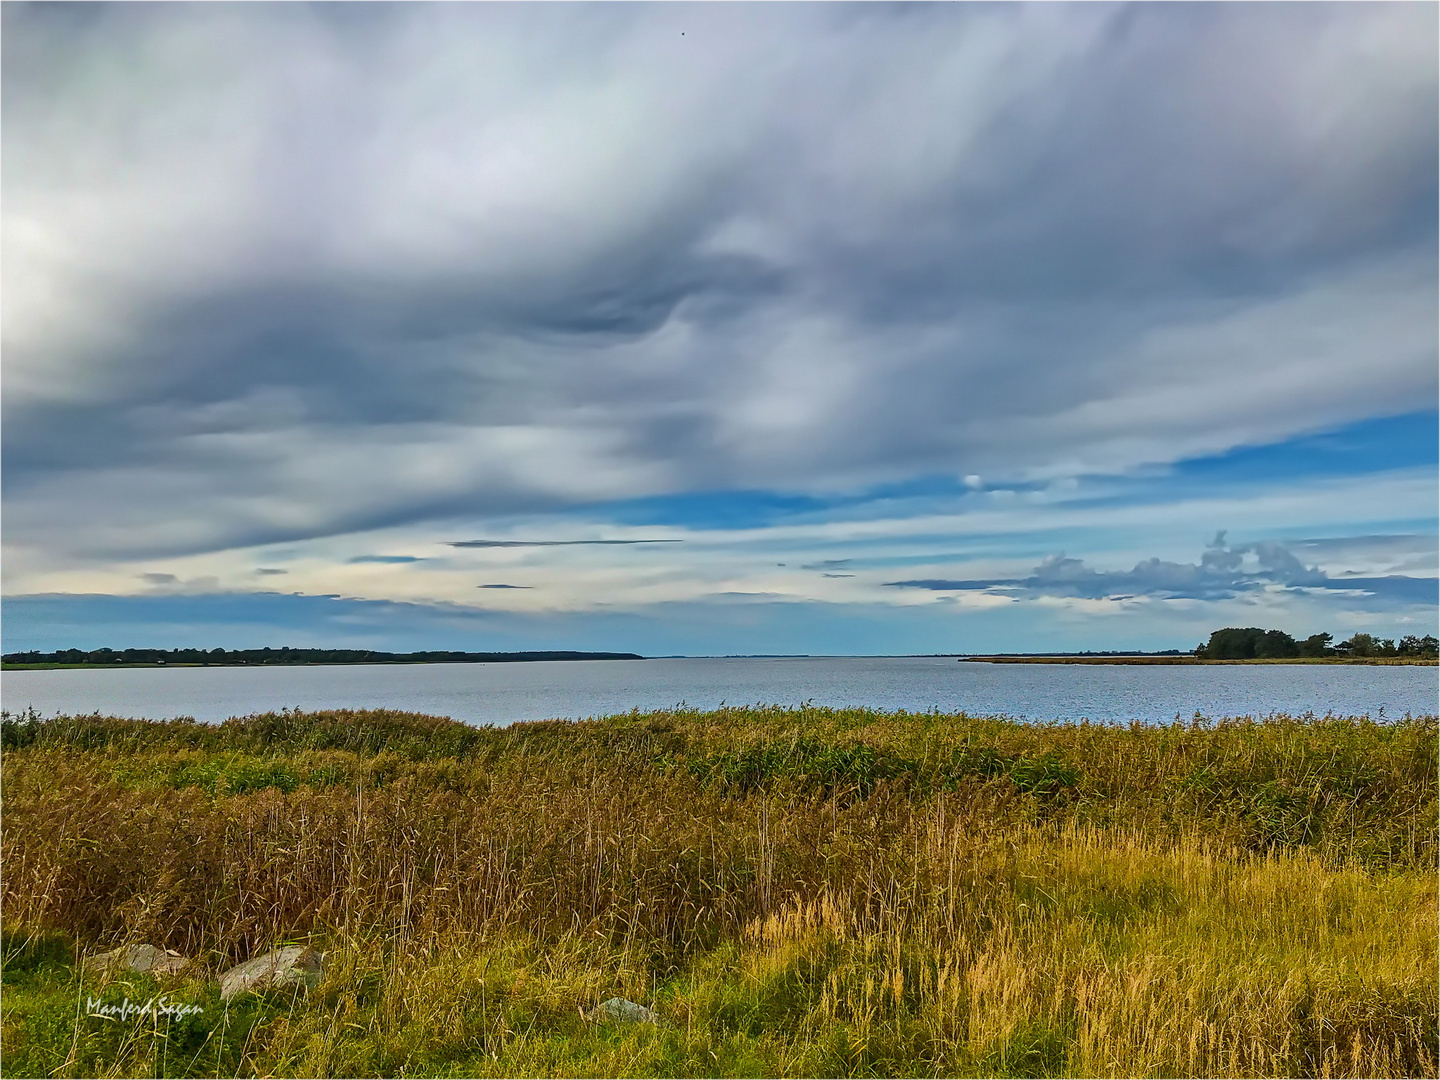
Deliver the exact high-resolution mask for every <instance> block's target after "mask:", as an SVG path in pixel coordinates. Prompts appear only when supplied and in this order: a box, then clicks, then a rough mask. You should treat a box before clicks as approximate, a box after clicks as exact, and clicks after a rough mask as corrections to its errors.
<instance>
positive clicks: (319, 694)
mask: <svg viewBox="0 0 1440 1080" xmlns="http://www.w3.org/2000/svg"><path fill="white" fill-rule="evenodd" d="M1437 697H1440V669H1437V668H1433V667H1365V666H1358V665H1356V666H1342V665H1298V664H1297V665H1255V666H1214V667H1181V666H1144V667H1142V666H1120V665H1114V666H1110V665H1106V666H1091V665H1078V664H984V663H957V662H956V661H955V660H953V659H944V658H932V657H803V658H802V657H796V658H777V659H768V658H767V659H748V658H747V659H682V660H605V661H579V662H576V661H570V662H543V663H518V664H516V663H512V664H407V665H374V666H369V665H365V666H362V665H347V666H334V667H292V668H280V667H276V668H168V669H163V668H160V669H157V668H128V669H121V670H116V671H103V670H98V671H97V670H93V669H91V670H55V671H8V672H6V673H5V674H4V676H3V684H0V702H3V707H4V708H5V710H7V711H9V712H11V713H18V712H23V711H24V710H25V709H27V708H34V709H35V710H36V711H37V712H39V713H40V714H42V715H45V716H49V715H53V714H55V713H69V714H77V713H90V712H97V711H98V712H101V713H106V714H108V715H113V716H138V717H149V718H156V719H158V718H162V717H172V716H193V717H195V718H196V719H198V720H206V721H219V720H224V719H225V718H226V717H230V716H243V715H246V714H248V713H254V712H264V711H267V710H271V709H280V708H284V707H299V708H302V709H325V708H356V709H360V708H382V707H383V708H390V709H403V710H407V711H411V712H423V713H432V714H437V715H441V716H453V717H454V718H455V719H457V720H464V721H466V722H468V723H474V724H507V723H511V722H513V721H516V720H539V719H546V718H551V717H570V718H579V717H586V716H600V715H605V714H609V713H619V712H629V711H630V710H631V709H632V708H638V709H641V710H649V709H663V708H670V707H673V706H675V705H678V704H681V703H684V704H686V705H691V706H695V707H698V708H714V707H715V706H718V705H719V704H720V703H721V702H727V703H729V704H731V705H750V704H757V703H764V704H782V705H798V704H801V703H802V702H806V701H810V702H813V703H814V704H817V705H833V706H867V707H870V708H874V709H886V710H895V709H908V710H910V711H912V712H927V711H930V710H939V711H941V712H969V713H975V714H996V713H1003V714H1005V715H1009V716H1016V717H1025V718H1029V719H1034V720H1057V719H1063V720H1074V719H1080V718H1082V717H1083V718H1089V719H1091V720H1106V721H1117V722H1124V721H1128V720H1134V719H1138V720H1147V721H1158V720H1173V719H1174V718H1175V717H1176V716H1177V715H1178V716H1180V717H1183V718H1186V719H1188V718H1189V717H1191V716H1193V715H1194V714H1195V713H1197V712H1200V713H1203V714H1205V715H1206V716H1215V717H1218V716H1243V715H1252V716H1253V715H1267V714H1269V713H1274V712H1288V713H1294V714H1299V713H1304V712H1314V713H1319V714H1323V713H1326V712H1332V713H1336V714H1342V715H1360V714H1368V715H1370V716H1372V717H1378V716H1381V715H1382V710H1383V715H1384V716H1385V717H1399V716H1402V715H1404V714H1405V713H1407V712H1408V713H1412V714H1416V715H1418V714H1422V713H1425V714H1432V713H1435V712H1436V711H1437Z"/></svg>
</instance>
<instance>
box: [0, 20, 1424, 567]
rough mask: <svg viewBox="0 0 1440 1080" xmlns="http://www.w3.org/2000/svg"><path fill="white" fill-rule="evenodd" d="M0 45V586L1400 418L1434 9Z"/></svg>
mask: <svg viewBox="0 0 1440 1080" xmlns="http://www.w3.org/2000/svg"><path fill="white" fill-rule="evenodd" d="M4 20H5V25H4V30H5V33H4V45H3V47H4V57H3V60H4V74H3V79H4V122H5V128H6V151H7V152H6V155H5V159H4V177H3V181H4V196H5V230H6V232H5V251H4V259H5V267H4V270H5V276H6V283H7V288H6V292H5V305H6V308H5V320H4V321H5V377H6V394H5V400H4V424H5V431H4V440H5V441H4V455H3V468H4V481H5V490H6V512H7V515H8V516H7V527H6V539H7V542H8V543H11V544H20V545H24V546H27V547H34V548H49V549H53V550H55V551H59V552H65V553H70V554H73V555H76V556H79V555H85V556H88V557H92V558H93V557H101V558H103V557H107V556H115V555H118V554H131V555H133V554H148V553H175V554H179V553H185V552H190V551H203V550H212V549H217V548H224V547H227V546H235V545H242V544H254V543H260V542H265V541H276V540H284V539H302V538H306V537H315V536H321V535H332V534H335V533H339V532H345V531H351V530H357V529H364V528H375V527H380V526H387V525H394V524H400V523H404V522H409V521H418V520H428V519H437V518H441V517H452V518H453V517H458V516H462V515H463V516H471V517H485V516H489V515H497V514H504V513H514V512H522V511H535V510H544V509H547V508H554V507H559V506H566V505H575V504H581V503H594V502H597V501H604V500H607V499H630V498H637V497H643V496H649V495H655V494H665V493H680V492H686V491H715V490H725V489H733V488H744V487H749V488H766V487H771V488H785V489H788V490H811V489H817V488H827V489H834V488H835V487H837V486H845V485H855V484H864V483H873V482H880V481H885V480H893V479H896V478H903V477H906V476H910V475H915V474H919V473H927V472H935V471H941V472H949V473H952V474H957V475H963V474H969V473H977V474H984V475H985V476H986V477H987V478H988V477H991V476H1007V475H1008V476H1016V475H1020V474H1024V473H1027V472H1032V473H1041V474H1055V473H1066V472H1075V471H1079V470H1083V469H1091V470H1095V469H1099V470H1107V469H1111V470H1123V469H1127V468H1130V467H1133V466H1135V465H1138V464H1142V463H1146V462H1156V461H1162V462H1163V461H1168V460H1173V459H1174V458H1176V457H1180V456H1184V455H1186V454H1190V453H1198V452H1215V451H1220V450H1224V449H1227V448H1229V447H1232V446H1236V445H1243V444H1245V443H1248V442H1256V441H1267V440H1268V441H1274V440H1277V439H1280V438H1283V437H1285V436H1287V435H1289V434H1291V433H1294V432H1296V431H1300V430H1306V429H1309V428H1313V427H1316V426H1324V425H1327V424H1335V423H1340V422H1344V421H1347V420H1351V419H1355V418H1358V417H1362V416H1370V415H1384V414H1386V413H1387V412H1397V411H1401V410H1403V409H1406V408H1410V407H1411V406H1412V403H1413V401H1414V400H1415V399H1416V398H1417V397H1418V398H1421V399H1426V400H1433V398H1434V395H1435V384H1436V377H1435V369H1434V363H1433V359H1434V352H1435V346H1436V329H1435V306H1434V291H1435V232H1436V221H1435V216H1436V201H1437V189H1436V165H1435V160H1436V152H1437V151H1436V127H1437V121H1436V91H1435V84H1436V49H1435V45H1434V42H1435V38H1436V22H1437V19H1436V9H1435V8H1434V7H1433V6H1431V5H1374V6H1367V5H1360V6H1351V5H1344V4H1336V5H1325V6H1313V5H1303V6H1301V5H1294V6H1290V5H1285V6H1270V5H1217V6H1210V5H1137V6H1133V7H1111V6H1098V5H1073V6H1064V5H1058V6H1041V5H1013V6H980V5H974V6H971V5H961V6H959V7H951V6H939V5H936V6H928V5H922V6H898V7H890V6H871V5H859V6H848V5H847V6H820V5H811V6H794V7H790V6H780V7H775V8H763V7H752V6H748V5H739V6H724V5H719V6H704V7H684V8H680V7H666V6H649V7H631V6H621V5H616V6H605V5H600V6H594V7H572V6H559V5H556V6H548V5H537V6H530V5H521V6H516V7H507V6H468V5H416V6H398V5H397V6H388V5H387V6H378V5H377V6H372V7H370V8H368V9H365V10H361V9H360V8H358V7H352V6H350V5H334V6H330V7H325V6H321V7H309V6H303V7H302V6H298V5H297V6H272V5H257V6H254V7H243V6H231V5H216V6H204V5H195V6H191V5H183V6H182V5H176V6H170V7H149V6H144V5H114V6H109V7H103V8H102V7H96V8H95V9H93V10H92V9H89V8H88V7H87V8H86V9H85V11H84V12H83V13H82V12H80V11H78V10H76V11H72V12H57V11H55V10H53V9H51V8H50V7H48V6H40V7H30V6H26V5H7V6H6V7H5V9H4ZM681 29H684V30H685V36H684V37H683V38H682V37H681V36H680V34H679V31H680V30H681ZM472 546H479V545H472ZM491 546H499V545H491Z"/></svg>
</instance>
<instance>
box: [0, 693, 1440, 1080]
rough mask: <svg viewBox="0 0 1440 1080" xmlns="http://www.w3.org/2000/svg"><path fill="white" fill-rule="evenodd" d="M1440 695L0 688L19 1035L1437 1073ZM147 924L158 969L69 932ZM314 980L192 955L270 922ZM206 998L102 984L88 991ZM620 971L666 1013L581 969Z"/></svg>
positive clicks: (1004, 1068)
mask: <svg viewBox="0 0 1440 1080" xmlns="http://www.w3.org/2000/svg"><path fill="white" fill-rule="evenodd" d="M1436 734H1437V725H1436V719H1435V718H1434V717H1421V718H1411V717H1407V718H1405V719H1403V720H1399V721H1392V722H1372V721H1370V720H1368V719H1365V718H1337V717H1319V718H1317V717H1313V716H1307V717H1299V718H1294V717H1284V716H1274V717H1267V718H1260V719H1254V718H1242V719H1238V720H1236V719H1231V720H1222V721H1213V722H1212V721H1209V720H1206V719H1204V718H1199V717H1197V718H1194V719H1192V720H1190V721H1185V722H1181V721H1177V722H1176V723H1174V724H1172V725H1163V726H1142V725H1132V726H1109V725H1102V724H1063V725H1036V724H1024V723H1019V722H1015V721H1010V720H1006V719H1004V718H998V717H968V716H944V715H936V714H923V715H914V714H910V715H906V714H883V713H874V712H869V711H865V710H827V709H813V708H804V709H781V708H759V707H757V708H750V709H722V710H718V711H714V712H708V713H700V712H695V711H684V710H679V711H670V712H660V713H648V714H640V713H632V714H630V715H626V716H618V717H607V718H603V719H599V720H594V721H587V722H584V723H561V722H546V723H537V724H517V725H514V726H513V727H510V728H506V729H499V730H494V729H476V728H470V727H466V726H464V725H460V724H454V723H451V722H449V721H445V720H441V719H437V718H433V717H420V716H414V715H408V714H395V713H358V712H330V713H310V714H304V713H298V712H284V713H278V714H266V715H264V716H256V717H247V718H243V719H239V720H233V721H229V722H227V723H226V724H223V725H214V726H208V725H200V724H195V723H191V722H184V721H175V722H169V723H163V724H161V723H148V722H142V721H127V720H119V719H114V718H105V717H98V716H96V717H70V718H57V719H54V720H46V721H41V720H36V719H33V718H31V719H27V720H16V719H8V720H6V721H5V722H4V724H3V731H0V737H3V745H4V748H5V754H4V760H3V778H4V790H3V813H4V819H3V825H4V829H3V835H0V844H3V865H4V869H5V872H4V879H3V885H0V915H3V921H4V932H5V939H6V944H5V965H6V966H5V973H4V977H5V984H6V987H5V989H6V993H5V997H4V1018H3V1023H4V1029H3V1044H0V1053H3V1055H4V1061H3V1063H0V1064H3V1068H4V1071H5V1073H6V1075H17V1076H18V1075H136V1074H140V1073H146V1074H156V1075H159V1074H165V1075H218V1074H220V1073H225V1074H227V1075H266V1074H268V1075H297V1076H298V1075H400V1074H402V1073H404V1074H406V1075H576V1076H580V1075H586V1076H589V1075H594V1076H621V1075H674V1076H681V1075H696V1076H706V1075H823V1076H831V1075H833V1076H840V1075H845V1076H851V1075H929V1076H935V1075H946V1076H959V1075H979V1076H988V1075H995V1076H999V1075H1014V1076H1050V1075H1083V1076H1118V1075H1146V1076H1218V1075H1226V1076H1229V1075H1246V1076H1250V1075H1254V1076H1292V1075H1293V1076H1299V1075H1304V1076H1417V1075H1434V1074H1435V1072H1436V1063H1437V1024H1436V994H1437V978H1436V962H1437V951H1436V950H1437V944H1436V915H1435V910H1436V901H1437V897H1436V878H1435V869H1436V852H1437V802H1436V798H1437V748H1436V747H1437V744H1436ZM140 941H147V942H151V943H153V944H157V945H163V946H166V947H169V948H173V949H176V950H178V951H180V952H183V953H185V954H186V955H188V956H195V957H197V958H199V961H200V964H201V967H200V968H199V969H197V971H196V972H195V973H193V974H192V976H191V977H189V978H186V979H182V980H180V981H179V982H178V983H176V984H173V985H172V984H161V983H158V982H154V981H153V980H150V979H149V977H148V976H128V977H126V978H124V979H117V980H115V981H113V982H112V983H107V984H103V985H102V983H103V980H102V982H97V981H96V980H94V979H93V978H90V977H83V978H82V977H81V976H80V975H79V974H77V965H76V957H77V955H78V954H80V953H83V952H89V951H93V950H98V949H101V948H109V947H113V946H115V945H118V944H121V943H128V942H140ZM291 941H309V942H313V943H315V944H316V945H317V947H320V948H323V949H325V950H326V958H327V963H328V972H327V975H326V978H325V981H324V982H323V983H322V985H321V986H320V988H319V989H318V990H317V991H315V992H314V993H311V994H309V995H308V996H303V997H297V996H294V995H290V996H286V995H283V994H275V993H272V994H269V995H263V996H259V997H255V998H252V999H248V1000H246V1001H242V1002H239V1003H233V1004H231V1005H230V1006H228V1007H222V1006H221V1004H220V1003H219V1001H218V998H217V997H216V995H215V991H214V987H213V984H210V983H206V982H204V981H203V979H202V978H201V976H202V975H203V973H204V972H205V971H210V972H213V971H215V970H217V969H219V968H222V967H224V966H226V965H228V964H230V963H234V962H238V961H241V960H245V959H248V958H250V957H251V956H254V955H257V954H258V953H260V952H263V951H265V950H267V949H269V948H271V947H273V946H274V945H275V944H277V943H280V942H291ZM167 987H168V991H169V993H170V994H171V996H172V998H175V999H177V1000H179V999H183V1000H186V1001H192V1002H195V1003H197V1004H199V1005H201V1007H202V1009H203V1012H202V1013H201V1014H199V1015H197V1016H192V1017H188V1018H186V1020H185V1022H184V1023H182V1024H180V1025H178V1026H177V1025H175V1024H169V1023H167V1024H163V1025H162V1024H159V1023H151V1024H150V1025H149V1026H148V1027H147V1026H146V1025H145V1024H139V1025H135V1024H132V1025H130V1026H125V1025H115V1024H109V1023H104V1022H100V1021H96V1020H94V1019H93V1018H91V1017H88V1016H86V1015H84V1013H85V1010H84V1009H81V1008H79V1005H80V1004H82V1002H81V998H82V996H89V995H92V994H97V995H99V994H111V995H114V994H119V993H122V992H123V993H125V994H128V995H129V996H131V997H132V998H136V999H137V1000H138V999H139V998H138V997H137V995H143V994H146V993H158V992H160V990H163V989H166V988H167ZM611 996H624V997H627V998H630V999H631V1000H634V1001H639V1002H643V1003H645V1004H648V1005H653V1006H654V1007H655V1008H657V1009H658V1010H659V1012H660V1013H661V1014H662V1015H663V1016H664V1017H666V1019H667V1021H668V1023H667V1024H666V1025H665V1026H663V1027H658V1028H655V1027H649V1026H642V1027H637V1028H631V1029H626V1028H615V1027H611V1026H608V1025H599V1026H597V1025H592V1024H589V1023H587V1022H586V1021H584V1020H583V1019H582V1018H581V1017H580V1015H579V1010H580V1009H582V1008H588V1007H590V1006H592V1005H594V1004H595V1003H596V1002H597V1001H599V1000H601V999H603V998H607V997H611Z"/></svg>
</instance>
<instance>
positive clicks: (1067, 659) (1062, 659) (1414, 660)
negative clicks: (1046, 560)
mask: <svg viewBox="0 0 1440 1080" xmlns="http://www.w3.org/2000/svg"><path fill="white" fill-rule="evenodd" d="M956 659H957V660H959V661H960V662H961V663H962V664H966V663H971V664H1131V665H1142V664H1175V665H1207V664H1210V665H1213V664H1369V665H1373V666H1378V667H1436V666H1437V665H1440V661H1437V660H1436V658H1435V657H1433V656H1290V657H1267V658H1265V659H1258V660H1256V659H1251V660H1202V659H1200V658H1199V657H1195V656H1183V655H1182V656H1153V655H1146V654H1143V653H1141V654H1137V655H1134V656H1063V655H1061V656H1003V655H1001V656H958V657H956Z"/></svg>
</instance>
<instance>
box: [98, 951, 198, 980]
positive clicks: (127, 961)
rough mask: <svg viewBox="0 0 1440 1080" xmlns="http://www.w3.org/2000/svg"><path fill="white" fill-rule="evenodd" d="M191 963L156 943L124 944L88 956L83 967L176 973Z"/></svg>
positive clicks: (153, 973) (158, 973) (103, 970)
mask: <svg viewBox="0 0 1440 1080" xmlns="http://www.w3.org/2000/svg"><path fill="white" fill-rule="evenodd" d="M189 963H190V961H189V960H187V959H186V958H185V957H183V956H181V955H180V954H179V953H177V952H174V951H172V950H170V949H157V948H156V947H155V946H154V945H123V946H121V947H120V948H118V949H111V950H110V951H109V952H103V953H99V954H97V955H95V956H87V957H86V958H85V962H84V964H83V965H81V966H82V968H83V969H84V970H85V971H91V972H96V973H101V972H106V971H113V970H114V969H116V968H122V969H124V970H125V971H134V972H138V973H144V972H149V973H150V974H152V975H175V974H177V973H179V972H180V971H182V970H183V969H184V968H185V967H186V966H188V965H189Z"/></svg>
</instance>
